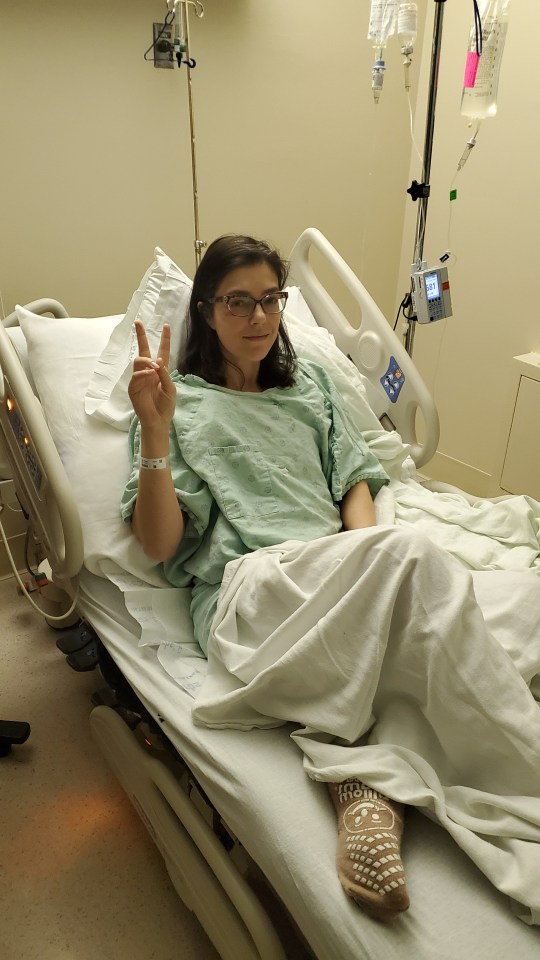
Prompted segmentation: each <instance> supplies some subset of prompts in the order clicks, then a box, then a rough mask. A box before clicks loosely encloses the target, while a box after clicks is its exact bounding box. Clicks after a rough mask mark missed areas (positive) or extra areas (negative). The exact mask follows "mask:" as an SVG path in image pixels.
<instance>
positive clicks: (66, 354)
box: [16, 306, 166, 586]
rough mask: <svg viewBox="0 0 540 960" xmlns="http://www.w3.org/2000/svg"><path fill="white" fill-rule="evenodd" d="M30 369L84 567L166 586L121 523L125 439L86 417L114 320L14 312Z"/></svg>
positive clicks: (118, 319) (116, 318)
mask: <svg viewBox="0 0 540 960" xmlns="http://www.w3.org/2000/svg"><path fill="white" fill-rule="evenodd" d="M16 310H17V315H18V317H19V323H20V325H21V329H22V331H23V333H24V335H25V338H26V342H27V346H28V362H29V365H30V369H31V371H32V376H33V379H34V382H35V385H36V389H37V392H38V395H39V397H40V400H41V403H42V406H43V410H44V413H45V417H46V419H47V422H48V424H49V429H50V431H51V435H52V438H53V440H54V443H55V445H56V447H57V449H58V452H59V454H60V458H61V460H62V462H63V464H64V469H65V471H66V474H67V476H68V479H69V481H70V485H71V487H72V488H73V491H74V492H75V496H76V499H77V506H78V509H79V515H80V519H81V525H82V529H83V537H84V554H85V565H86V567H87V568H88V569H89V570H90V571H91V572H92V573H95V574H97V575H98V576H103V575H104V574H105V571H104V569H102V566H101V565H102V562H103V561H104V560H107V561H110V560H112V561H113V562H114V563H116V564H117V565H118V566H119V567H120V568H121V569H122V570H125V571H127V572H128V573H131V574H133V575H134V576H136V577H139V578H140V579H142V580H144V581H146V582H147V583H150V584H153V585H156V586H161V585H165V584H166V581H165V578H164V577H163V574H162V572H161V569H160V565H159V564H157V563H156V562H155V561H154V560H150V559H149V558H148V557H147V556H146V555H145V554H144V552H143V550H142V548H141V546H140V544H139V543H138V541H137V540H136V539H135V537H134V536H133V534H132V533H131V529H130V527H129V524H126V523H124V521H123V520H122V519H121V516H120V500H121V497H122V493H123V490H124V487H125V485H126V483H127V480H128V477H129V473H130V464H129V454H128V445H127V438H126V435H125V433H120V432H119V431H118V430H116V429H114V427H113V426H111V425H110V424H107V423H104V422H103V421H100V420H96V419H94V418H93V417H89V416H87V414H86V413H85V410H84V394H85V390H86V385H87V383H88V380H89V378H90V376H91V374H92V371H93V370H94V368H95V366H96V360H97V358H98V357H99V355H100V353H101V351H102V350H103V348H104V347H105V346H106V344H107V342H108V341H109V339H110V337H111V335H112V334H113V333H114V330H115V329H117V327H118V325H119V324H120V323H121V321H122V317H121V315H120V316H112V317H97V318H95V319H89V318H82V319H81V318H74V317H69V318H67V319H63V318H62V319H58V318H54V317H43V316H38V315H37V314H34V313H31V312H30V311H29V310H26V309H25V308H24V307H20V306H17V307H16Z"/></svg>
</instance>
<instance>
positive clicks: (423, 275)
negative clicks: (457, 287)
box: [411, 260, 452, 323]
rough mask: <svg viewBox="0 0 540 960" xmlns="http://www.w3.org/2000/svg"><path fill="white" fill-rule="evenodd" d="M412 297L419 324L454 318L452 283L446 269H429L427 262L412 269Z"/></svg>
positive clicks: (414, 265)
mask: <svg viewBox="0 0 540 960" xmlns="http://www.w3.org/2000/svg"><path fill="white" fill-rule="evenodd" d="M411 296H412V301H413V308H414V313H415V315H416V319H417V321H418V323H433V322H434V321H435V320H444V319H445V318H446V317H451V316H452V299H451V296H450V281H449V280H448V270H447V268H446V267H428V265H427V263H426V261H425V260H423V261H422V263H421V264H420V266H419V267H418V265H417V264H413V265H412V268H411Z"/></svg>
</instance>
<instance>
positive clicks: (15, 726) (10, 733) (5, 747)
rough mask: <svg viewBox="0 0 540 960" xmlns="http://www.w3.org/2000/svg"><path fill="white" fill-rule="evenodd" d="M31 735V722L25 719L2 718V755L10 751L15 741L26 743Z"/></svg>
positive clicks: (0, 740)
mask: <svg viewBox="0 0 540 960" xmlns="http://www.w3.org/2000/svg"><path fill="white" fill-rule="evenodd" d="M29 736H30V724H29V723H26V721H23V720H0V757H5V756H7V754H8V753H9V752H10V750H11V747H12V745H13V744H14V743H24V742H25V740H28V737H29Z"/></svg>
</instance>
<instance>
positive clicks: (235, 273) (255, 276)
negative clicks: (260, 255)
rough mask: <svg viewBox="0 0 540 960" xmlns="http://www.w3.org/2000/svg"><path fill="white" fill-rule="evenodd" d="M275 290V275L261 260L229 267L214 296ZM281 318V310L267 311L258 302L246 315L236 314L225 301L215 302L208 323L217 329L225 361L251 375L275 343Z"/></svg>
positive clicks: (255, 295) (262, 293)
mask: <svg viewBox="0 0 540 960" xmlns="http://www.w3.org/2000/svg"><path fill="white" fill-rule="evenodd" d="M278 290H279V285H278V277H277V275H276V274H275V273H274V271H273V270H272V268H271V267H269V266H268V264H267V263H265V262H264V261H262V262H261V263H255V264H251V265H249V266H245V267H238V268H237V269H236V270H232V271H231V272H230V273H228V274H227V275H226V276H225V277H224V278H223V280H222V281H221V283H220V284H219V287H218V288H217V290H216V292H215V296H216V297H223V296H231V295H232V294H236V295H239V294H242V295H247V296H249V297H253V298H254V299H255V300H259V299H260V298H261V297H265V296H266V295H267V294H269V293H276V292H277V291H278ZM280 320H281V314H280V313H272V314H266V313H264V311H263V308H262V307H261V305H260V303H259V304H257V306H256V307H255V310H254V311H253V313H252V314H251V316H249V317H235V316H233V314H232V313H231V312H230V310H229V308H228V306H227V304H226V303H215V304H213V306H212V314H211V316H210V318H209V320H208V322H209V324H210V326H211V327H212V328H213V329H214V330H215V331H216V334H217V337H218V339H219V342H220V344H221V352H222V353H223V356H224V358H225V360H229V361H230V362H231V363H232V364H234V365H235V366H237V367H239V368H240V369H241V370H242V372H243V373H244V375H247V376H250V375H254V374H255V375H256V372H257V371H258V368H259V364H260V362H261V360H263V359H264V358H265V356H266V354H267V353H268V351H269V350H270V348H271V347H272V345H273V344H274V343H275V341H276V338H277V336H278V330H279V323H280Z"/></svg>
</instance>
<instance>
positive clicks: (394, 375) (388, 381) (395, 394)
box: [381, 357, 405, 403]
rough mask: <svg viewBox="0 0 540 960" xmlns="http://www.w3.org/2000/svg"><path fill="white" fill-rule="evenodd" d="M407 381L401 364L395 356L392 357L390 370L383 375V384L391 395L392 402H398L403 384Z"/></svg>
mask: <svg viewBox="0 0 540 960" xmlns="http://www.w3.org/2000/svg"><path fill="white" fill-rule="evenodd" d="M404 383H405V374H404V373H403V370H402V369H401V367H400V366H399V364H398V362H397V360H396V358H395V357H390V363H389V365H388V370H387V371H386V373H385V375H384V377H381V386H382V388H383V390H384V391H385V393H386V394H387V395H388V396H389V397H390V402H391V403H397V401H398V398H399V395H400V393H401V389H402V387H403V384H404Z"/></svg>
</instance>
